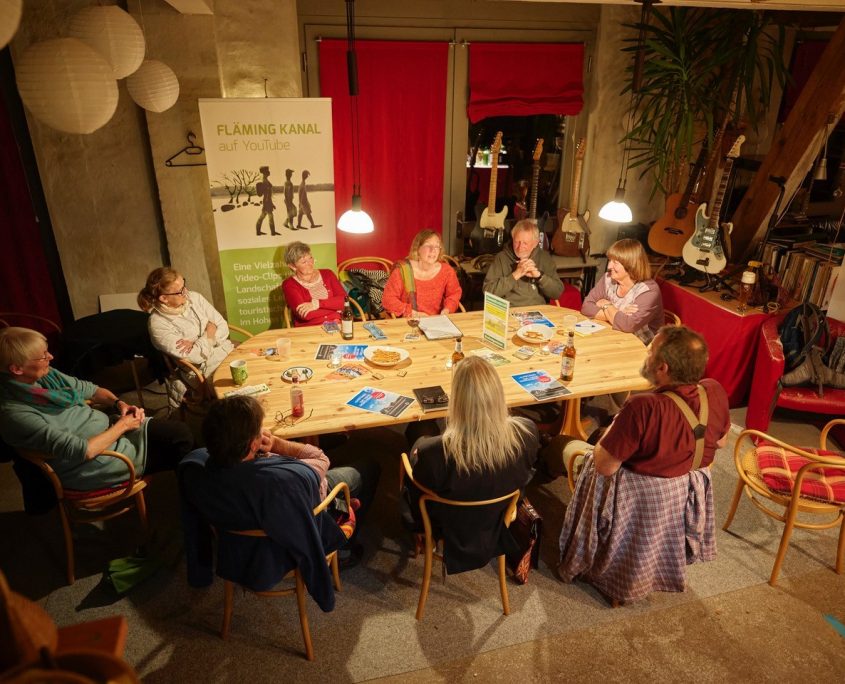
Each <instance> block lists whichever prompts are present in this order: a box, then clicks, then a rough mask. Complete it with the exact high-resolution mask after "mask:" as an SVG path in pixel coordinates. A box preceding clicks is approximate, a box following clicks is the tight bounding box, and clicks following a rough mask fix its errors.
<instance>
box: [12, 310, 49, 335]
mask: <svg viewBox="0 0 845 684" xmlns="http://www.w3.org/2000/svg"><path fill="white" fill-rule="evenodd" d="M13 325H25V326H26V327H28V328H35V329H36V330H42V331H46V332H48V333H51V334H52V333H59V334H61V332H62V328H61V326H60V325H59V324H58V323H56V322H54V321H51V320H50V319H49V318H44V316H37V315H35V314H31V313H22V312H17V311H2V312H0V328H8V327H10V326H13Z"/></svg>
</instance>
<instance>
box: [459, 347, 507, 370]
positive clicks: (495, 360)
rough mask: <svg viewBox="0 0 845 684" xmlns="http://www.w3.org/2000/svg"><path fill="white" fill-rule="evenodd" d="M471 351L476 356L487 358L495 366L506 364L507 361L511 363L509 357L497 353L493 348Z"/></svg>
mask: <svg viewBox="0 0 845 684" xmlns="http://www.w3.org/2000/svg"><path fill="white" fill-rule="evenodd" d="M469 353H470V354H473V355H474V356H480V357H481V358H482V359H486V360H487V361H489V362H490V363H492V364H493V365H494V366H504V365H505V364H506V363H510V361H509V360H508V359H506V358H505V357H504V356H502V355H501V354H497V353H496V352H494V351H493V350H492V349H473V350H472V351H470V352H469Z"/></svg>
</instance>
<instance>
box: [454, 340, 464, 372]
mask: <svg viewBox="0 0 845 684" xmlns="http://www.w3.org/2000/svg"><path fill="white" fill-rule="evenodd" d="M463 359H464V350H463V338H461V337H459V338H458V339H456V340H455V351H453V352H452V372H453V373H454V372H455V366H457V365H458V362H459V361H463Z"/></svg>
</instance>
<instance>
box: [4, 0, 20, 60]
mask: <svg viewBox="0 0 845 684" xmlns="http://www.w3.org/2000/svg"><path fill="white" fill-rule="evenodd" d="M22 9H23V0H0V50H2V49H3V48H4V47H6V46H7V45H8V44H9V41H10V40H12V37H13V36H14V35H15V33H16V32H17V30H18V24H20V23H21V10H22Z"/></svg>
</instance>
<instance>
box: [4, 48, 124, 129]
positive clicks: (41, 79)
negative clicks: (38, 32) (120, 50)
mask: <svg viewBox="0 0 845 684" xmlns="http://www.w3.org/2000/svg"><path fill="white" fill-rule="evenodd" d="M15 74H16V76H17V82H18V91H19V92H20V95H21V99H22V100H23V103H24V104H25V105H26V106H27V108H28V109H29V111H30V112H32V114H33V115H34V116H35V117H36V118H37V119H38V120H40V121H42V122H44V123H45V124H47V125H48V126H51V127H52V128H55V129H57V130H60V131H64V132H66V133H93V132H94V131H96V130H97V129H98V128H101V127H102V126H105V125H106V124H107V123H108V121H109V119H111V117H112V114H114V111H115V109H117V99H118V93H117V81H116V80H115V78H114V75H113V73H112V70H111V67H110V66H109V63H108V62H107V61H106V60H105V59H104V58H103V57H102V56H100V53H99V52H97V51H96V50H94V48H92V47H89V46H88V45H86V44H85V43H83V42H82V41H81V40H77V39H76V38H55V39H53V40H45V41H43V42H41V43H35V44H34V45H31V46H30V47H28V48H27V49H26V51H25V52H24V53H23V55H21V57H20V59H18V60H16V62H15Z"/></svg>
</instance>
